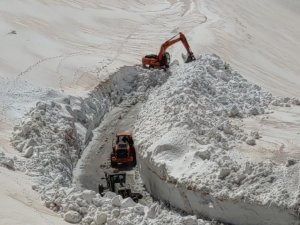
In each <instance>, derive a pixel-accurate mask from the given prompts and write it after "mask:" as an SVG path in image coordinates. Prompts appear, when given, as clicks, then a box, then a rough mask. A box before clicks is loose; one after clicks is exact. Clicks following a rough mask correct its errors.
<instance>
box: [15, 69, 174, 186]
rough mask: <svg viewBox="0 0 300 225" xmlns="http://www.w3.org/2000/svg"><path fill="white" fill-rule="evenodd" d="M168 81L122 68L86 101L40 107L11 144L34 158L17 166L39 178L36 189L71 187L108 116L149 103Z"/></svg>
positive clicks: (161, 76) (66, 100) (156, 74)
mask: <svg viewBox="0 0 300 225" xmlns="http://www.w3.org/2000/svg"><path fill="white" fill-rule="evenodd" d="M168 76H169V74H168V73H166V74H165V73H162V72H160V71H153V72H150V73H149V72H147V73H145V72H143V70H142V69H141V68H139V67H123V68H121V69H120V70H119V71H118V72H116V73H114V74H113V75H111V76H110V79H109V80H107V81H106V82H104V83H102V84H101V85H99V87H97V88H96V89H95V90H94V91H93V92H92V93H91V94H90V95H89V96H88V97H87V98H85V99H83V98H79V97H73V96H68V97H65V98H63V99H61V100H60V101H56V102H53V101H52V102H38V103H37V104H36V107H35V108H33V109H32V110H31V111H30V112H29V113H28V114H27V115H26V116H25V118H23V120H22V121H21V123H20V125H17V126H16V127H15V128H14V134H13V138H12V144H13V146H14V147H15V148H16V149H17V150H18V151H19V152H20V153H21V154H22V156H24V157H25V158H29V160H25V161H24V162H23V163H19V166H18V167H20V170H23V171H26V174H27V175H30V176H33V177H36V178H37V179H36V180H37V181H38V185H36V186H35V188H36V189H39V190H40V191H42V192H43V191H45V190H47V189H51V188H57V187H59V186H69V185H70V184H71V181H72V176H73V169H74V167H75V165H76V163H77V161H78V159H79V158H80V155H81V153H82V151H83V149H84V148H85V146H86V145H87V144H88V143H89V141H90V140H91V139H92V136H93V133H92V131H93V129H94V128H95V127H97V126H98V125H99V124H100V122H101V121H102V119H103V117H104V115H105V114H106V113H107V112H108V111H109V110H111V109H112V108H113V107H114V106H116V105H118V104H119V103H121V102H123V103H124V104H135V103H136V102H137V101H142V100H144V99H145V97H146V96H147V93H148V92H149V90H150V88H151V87H153V86H156V85H159V84H161V83H163V82H164V81H165V80H166V79H167V77H168ZM133 92H134V93H135V94H134V95H133V94H132V93H133Z"/></svg>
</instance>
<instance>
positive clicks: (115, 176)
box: [99, 172, 143, 202]
mask: <svg viewBox="0 0 300 225" xmlns="http://www.w3.org/2000/svg"><path fill="white" fill-rule="evenodd" d="M103 179H105V180H106V187H104V186H103V185H102V184H100V185H99V194H101V195H102V196H103V195H104V191H105V190H108V191H111V192H114V193H116V194H118V195H121V196H122V197H123V198H129V197H130V198H132V200H133V201H135V202H138V200H139V199H141V198H143V196H142V195H141V194H140V193H132V191H131V188H130V185H129V184H128V183H126V173H108V172H105V178H103Z"/></svg>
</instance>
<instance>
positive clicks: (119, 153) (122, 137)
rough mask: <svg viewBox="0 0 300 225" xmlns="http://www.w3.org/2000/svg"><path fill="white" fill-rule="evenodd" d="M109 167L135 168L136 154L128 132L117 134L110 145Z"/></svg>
mask: <svg viewBox="0 0 300 225" xmlns="http://www.w3.org/2000/svg"><path fill="white" fill-rule="evenodd" d="M110 160H111V167H113V168H118V167H121V166H130V167H134V166H136V152H135V148H134V142H133V139H132V136H131V134H130V133H128V132H122V133H117V134H116V138H115V141H114V142H113V144H112V153H111V156H110Z"/></svg>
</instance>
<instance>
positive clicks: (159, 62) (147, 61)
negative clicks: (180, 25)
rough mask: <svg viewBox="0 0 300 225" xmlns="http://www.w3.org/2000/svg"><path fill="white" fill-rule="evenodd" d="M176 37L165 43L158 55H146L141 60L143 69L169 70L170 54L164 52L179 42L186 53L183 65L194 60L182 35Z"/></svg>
mask: <svg viewBox="0 0 300 225" xmlns="http://www.w3.org/2000/svg"><path fill="white" fill-rule="evenodd" d="M177 36H178V35H175V36H174V37H172V38H171V39H169V40H167V41H166V42H165V43H163V44H162V45H161V47H160V52H159V54H158V55H154V54H151V55H146V56H145V57H144V58H143V59H142V64H143V67H144V68H157V69H167V68H169V66H170V61H171V60H170V54H169V53H168V52H167V51H166V50H167V48H169V47H170V46H171V45H173V44H175V43H177V42H179V41H181V42H182V44H183V45H184V47H185V48H186V50H187V53H188V55H187V57H186V59H185V63H189V62H192V61H194V60H196V58H195V56H194V54H193V52H192V51H191V48H190V46H189V43H188V41H187V39H186V37H185V36H184V34H183V33H179V37H177Z"/></svg>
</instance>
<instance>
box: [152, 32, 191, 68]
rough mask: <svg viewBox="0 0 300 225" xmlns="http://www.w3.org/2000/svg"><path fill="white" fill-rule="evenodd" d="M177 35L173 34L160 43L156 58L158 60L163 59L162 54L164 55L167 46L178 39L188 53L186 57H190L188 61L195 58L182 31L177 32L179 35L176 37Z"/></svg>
mask: <svg viewBox="0 0 300 225" xmlns="http://www.w3.org/2000/svg"><path fill="white" fill-rule="evenodd" d="M177 36H178V34H177V35H175V36H174V37H172V38H170V39H169V40H167V41H166V42H165V43H163V44H162V45H161V47H160V52H159V54H158V59H159V60H162V59H163V56H164V55H165V53H166V50H167V48H169V47H170V46H171V45H174V44H176V43H177V42H179V41H181V42H182V44H183V46H184V47H185V49H186V51H187V53H188V59H190V61H193V60H195V56H194V54H193V52H192V50H191V47H190V45H189V43H188V41H187V39H186V37H185V35H184V34H183V33H181V32H179V37H178V38H176V37H177ZM190 61H189V62H190Z"/></svg>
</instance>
